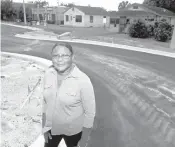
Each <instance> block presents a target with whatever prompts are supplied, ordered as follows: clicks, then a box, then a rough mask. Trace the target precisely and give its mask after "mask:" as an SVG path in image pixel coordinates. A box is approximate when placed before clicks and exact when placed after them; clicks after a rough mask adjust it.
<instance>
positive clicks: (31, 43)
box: [1, 27, 175, 147]
mask: <svg viewBox="0 0 175 147" xmlns="http://www.w3.org/2000/svg"><path fill="white" fill-rule="evenodd" d="M9 30H10V31H9ZM19 31H20V32H21V33H22V32H23V31H26V30H23V29H16V28H15V29H14V28H12V27H3V28H2V34H1V35H2V36H1V50H2V51H6V52H14V53H20V54H28V55H33V56H38V57H42V58H46V59H51V56H50V51H51V48H52V46H53V44H54V43H53V42H47V41H37V40H26V39H20V38H15V37H14V34H15V33H17V32H18V33H19ZM72 46H73V48H74V50H75V60H76V63H77V64H78V66H79V67H80V68H81V69H82V70H83V71H84V72H85V73H87V74H88V75H89V76H90V78H91V81H92V83H93V85H94V89H95V95H96V104H97V116H96V118H95V124H94V126H95V127H94V129H93V132H92V135H91V141H90V144H89V147H165V146H166V147H171V146H170V145H167V144H165V142H164V141H163V140H161V139H160V140H157V139H155V135H156V134H153V131H152V129H153V128H152V127H151V126H145V125H143V124H142V123H141V121H140V120H141V117H138V116H137V117H136V116H135V115H134V114H133V113H132V107H131V106H130V104H129V103H127V100H125V99H124V96H123V95H122V94H121V93H120V92H118V90H117V89H116V85H114V84H112V81H110V79H111V78H110V79H109V77H112V76H113V77H114V78H113V79H112V80H115V78H119V77H117V75H118V74H120V75H121V76H122V77H121V78H123V79H124V80H126V79H127V78H128V77H130V75H133V74H135V75H137V76H138V77H139V78H140V80H143V79H145V77H142V75H144V74H145V75H146V76H147V77H148V79H146V80H152V79H149V76H148V75H151V74H152V73H154V76H153V77H152V78H154V77H155V75H156V76H161V77H164V78H166V79H168V80H170V81H173V82H174V81H175V77H174V75H175V69H174V68H173V65H174V63H175V59H171V58H165V57H160V56H156V55H150V54H146V53H139V52H132V51H126V50H121V49H115V48H107V47H101V46H94V45H85V44H75V43H72ZM108 61H109V62H110V63H111V64H110V65H109V64H108ZM113 64H118V65H117V67H118V68H117V69H114V68H113V67H112V65H113ZM119 65H120V67H121V68H123V69H122V70H121V68H119ZM126 68H127V70H126ZM137 70H138V71H139V72H137V73H134V72H135V71H137ZM122 74H125V76H123V75H122ZM115 76H116V77H115ZM125 78H126V79H125ZM165 82H166V81H165Z"/></svg>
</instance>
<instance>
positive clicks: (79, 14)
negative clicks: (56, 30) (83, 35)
mask: <svg viewBox="0 0 175 147" xmlns="http://www.w3.org/2000/svg"><path fill="white" fill-rule="evenodd" d="M109 24H110V17H109V13H108V12H107V11H106V10H104V9H103V8H100V7H90V6H73V7H71V8H70V9H68V10H67V11H65V12H64V25H68V26H78V27H104V26H106V27H108V26H109Z"/></svg>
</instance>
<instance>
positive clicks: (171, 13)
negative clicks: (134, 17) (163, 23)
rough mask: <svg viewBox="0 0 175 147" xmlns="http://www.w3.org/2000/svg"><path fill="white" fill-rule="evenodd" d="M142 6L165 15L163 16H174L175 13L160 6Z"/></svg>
mask: <svg viewBox="0 0 175 147" xmlns="http://www.w3.org/2000/svg"><path fill="white" fill-rule="evenodd" d="M144 7H146V8H148V9H150V10H152V11H154V12H156V13H157V14H159V15H165V16H174V17H175V13H173V12H171V11H169V10H167V9H164V8H160V7H153V6H148V5H144Z"/></svg>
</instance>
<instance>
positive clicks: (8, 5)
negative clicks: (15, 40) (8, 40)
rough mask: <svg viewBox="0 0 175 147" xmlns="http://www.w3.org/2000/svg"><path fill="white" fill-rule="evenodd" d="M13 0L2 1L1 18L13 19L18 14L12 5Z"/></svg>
mask: <svg viewBox="0 0 175 147" xmlns="http://www.w3.org/2000/svg"><path fill="white" fill-rule="evenodd" d="M12 4H13V2H12V0H2V1H1V19H2V20H4V19H6V20H7V19H13V18H14V16H16V13H15V10H14V8H13V6H12Z"/></svg>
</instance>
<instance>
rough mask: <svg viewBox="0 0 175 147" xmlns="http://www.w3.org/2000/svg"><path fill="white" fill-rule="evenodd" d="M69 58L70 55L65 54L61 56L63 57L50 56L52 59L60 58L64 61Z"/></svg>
mask: <svg viewBox="0 0 175 147" xmlns="http://www.w3.org/2000/svg"><path fill="white" fill-rule="evenodd" d="M70 57H71V55H66V54H65V55H64V54H63V55H53V56H52V58H53V59H59V58H61V59H65V60H67V59H69V58H70Z"/></svg>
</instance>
